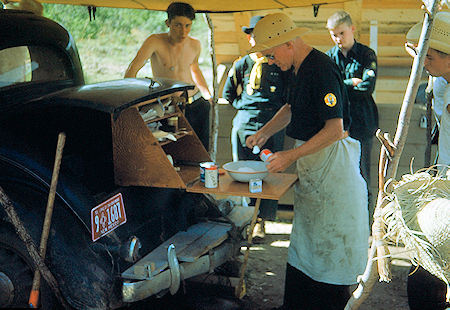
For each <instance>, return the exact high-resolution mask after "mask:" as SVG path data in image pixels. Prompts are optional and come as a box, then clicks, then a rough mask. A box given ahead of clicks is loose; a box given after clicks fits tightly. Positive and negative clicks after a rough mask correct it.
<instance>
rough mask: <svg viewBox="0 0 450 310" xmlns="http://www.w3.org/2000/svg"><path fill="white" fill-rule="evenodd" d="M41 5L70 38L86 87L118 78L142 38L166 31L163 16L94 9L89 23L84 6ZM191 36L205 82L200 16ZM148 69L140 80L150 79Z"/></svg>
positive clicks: (206, 67)
mask: <svg viewBox="0 0 450 310" xmlns="http://www.w3.org/2000/svg"><path fill="white" fill-rule="evenodd" d="M43 5H44V16H45V17H47V18H50V19H52V20H55V21H57V22H58V23H60V24H61V25H63V26H64V27H65V28H66V29H67V30H68V31H69V32H70V33H71V34H72V36H73V37H74V39H75V42H76V44H77V47H78V51H79V54H80V58H81V62H82V64H83V70H84V74H85V79H86V81H87V82H89V83H94V82H98V81H105V80H112V79H119V78H122V77H123V74H124V73H125V70H126V68H127V66H128V65H129V63H130V62H131V60H132V59H133V58H134V56H135V55H136V53H137V51H138V49H139V47H140V46H141V44H142V43H143V42H144V40H145V38H146V37H147V36H149V35H150V34H152V33H159V32H166V31H167V30H168V29H167V26H166V24H165V20H166V18H167V14H166V12H160V11H149V10H138V9H118V8H103V7H101V8H97V9H96V12H95V20H94V19H92V21H89V13H88V8H87V7H86V6H74V5H64V4H43ZM191 35H192V36H193V37H195V38H197V39H199V40H200V42H201V44H202V54H201V56H200V59H199V62H200V66H201V68H202V71H203V73H204V75H205V78H206V80H207V81H209V80H210V79H211V78H210V76H211V73H210V71H211V69H210V68H211V59H210V56H209V51H208V48H209V47H208V39H207V38H208V26H207V25H206V23H205V21H204V17H203V15H202V14H197V15H196V19H195V20H194V22H193V25H192V30H191ZM148 67H149V66H148V65H146V66H145V67H144V68H143V70H141V71H142V74H140V75H141V76H149V75H151V70H149V68H148ZM208 84H210V83H209V82H208Z"/></svg>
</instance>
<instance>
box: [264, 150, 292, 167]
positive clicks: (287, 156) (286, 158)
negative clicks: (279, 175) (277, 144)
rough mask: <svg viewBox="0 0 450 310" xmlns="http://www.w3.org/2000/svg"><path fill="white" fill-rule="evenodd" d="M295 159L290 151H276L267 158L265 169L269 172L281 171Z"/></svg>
mask: <svg viewBox="0 0 450 310" xmlns="http://www.w3.org/2000/svg"><path fill="white" fill-rule="evenodd" d="M295 160H296V159H295V158H293V157H292V152H290V151H281V152H276V153H274V154H273V155H272V156H270V157H269V159H268V160H267V161H268V162H269V164H268V165H267V169H268V170H269V172H283V171H285V170H286V169H287V168H289V166H290V165H292V163H293V162H295Z"/></svg>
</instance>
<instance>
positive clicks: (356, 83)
mask: <svg viewBox="0 0 450 310" xmlns="http://www.w3.org/2000/svg"><path fill="white" fill-rule="evenodd" d="M352 81H353V86H356V85H358V84H359V83H361V82H362V81H363V80H361V79H358V78H352Z"/></svg>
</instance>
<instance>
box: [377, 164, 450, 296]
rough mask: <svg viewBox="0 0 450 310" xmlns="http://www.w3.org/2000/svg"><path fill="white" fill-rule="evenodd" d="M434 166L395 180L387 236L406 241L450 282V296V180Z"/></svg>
mask: <svg viewBox="0 0 450 310" xmlns="http://www.w3.org/2000/svg"><path fill="white" fill-rule="evenodd" d="M434 171H435V169H433V168H430V169H427V170H424V171H419V172H417V173H415V174H407V175H404V176H402V179H401V180H400V181H398V182H395V181H391V182H392V183H391V184H390V185H391V186H390V188H392V189H393V190H392V192H391V193H387V196H386V199H388V200H389V201H390V202H389V203H388V204H387V205H386V207H384V208H383V220H384V222H385V224H386V234H385V236H384V238H385V239H386V240H390V241H393V242H395V243H396V244H399V243H402V244H403V245H404V246H405V248H406V249H408V250H410V251H411V254H412V257H411V261H412V263H413V264H414V265H420V266H422V267H423V268H424V269H426V270H427V271H428V272H430V273H431V274H433V275H435V276H436V277H438V278H440V279H441V280H442V281H444V282H445V283H446V284H447V301H448V300H449V299H450V285H449V282H450V180H447V179H446V178H445V176H443V175H440V174H439V173H437V175H435V176H434V175H433V174H432V172H434Z"/></svg>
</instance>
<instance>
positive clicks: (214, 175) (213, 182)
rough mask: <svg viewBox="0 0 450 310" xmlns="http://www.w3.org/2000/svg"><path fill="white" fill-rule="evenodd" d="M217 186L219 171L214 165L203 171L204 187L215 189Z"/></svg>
mask: <svg viewBox="0 0 450 310" xmlns="http://www.w3.org/2000/svg"><path fill="white" fill-rule="evenodd" d="M218 185H219V171H218V170H217V166H216V165H212V166H210V167H207V168H206V169H205V187H206V188H216V187H217V186H218Z"/></svg>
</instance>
